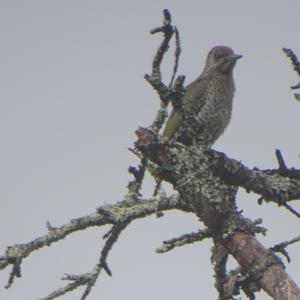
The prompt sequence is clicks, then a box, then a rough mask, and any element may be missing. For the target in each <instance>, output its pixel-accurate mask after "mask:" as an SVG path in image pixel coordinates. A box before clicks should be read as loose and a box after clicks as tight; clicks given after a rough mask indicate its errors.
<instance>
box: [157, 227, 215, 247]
mask: <svg viewBox="0 0 300 300" xmlns="http://www.w3.org/2000/svg"><path fill="white" fill-rule="evenodd" d="M210 237H211V234H210V233H209V231H208V230H207V229H204V230H198V231H197V232H192V233H186V234H183V235H181V236H179V237H177V238H172V239H170V240H168V241H163V246H161V247H159V248H157V249H156V252H157V253H165V252H168V251H170V250H173V249H174V248H176V247H181V246H185V245H188V244H192V243H195V242H201V241H203V240H204V239H207V238H210Z"/></svg>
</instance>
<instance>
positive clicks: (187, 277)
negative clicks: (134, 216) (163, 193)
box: [0, 0, 300, 300]
mask: <svg viewBox="0 0 300 300" xmlns="http://www.w3.org/2000/svg"><path fill="white" fill-rule="evenodd" d="M164 8H168V9H169V10H170V11H171V13H172V16H173V23H174V24H176V25H177V26H178V28H179V30H180V35H181V43H182V49H183V52H182V56H181V62H180V70H179V73H180V74H185V75H186V76H187V82H190V81H192V80H193V79H194V78H195V77H196V76H198V75H199V74H200V73H201V71H202V68H203V64H204V61H205V58H206V54H207V52H208V51H209V49H210V48H212V47H213V46H216V45H227V46H230V47H232V48H233V49H234V50H235V52H236V53H239V54H242V55H243V58H242V59H241V60H239V61H238V64H237V66H236V68H235V74H234V75H235V81H236V89H237V91H236V95H235V99H234V111H233V118H232V121H231V124H230V126H229V128H228V129H227V131H226V132H225V134H224V135H223V136H222V137H221V138H220V139H219V141H218V142H217V143H216V145H215V148H216V149H218V150H220V151H224V152H225V153H227V155H229V156H230V157H232V158H235V159H238V160H241V161H242V162H243V163H245V164H246V165H247V166H249V167H254V166H257V167H259V168H274V167H277V163H276V159H275V155H274V150H275V149H276V148H279V149H281V150H282V153H283V155H284V157H285V159H286V162H287V164H288V165H289V166H294V167H297V168H300V162H299V153H300V140H299V130H300V103H299V102H296V101H295V100H294V98H293V94H292V91H291V90H290V86H291V85H292V84H295V83H297V81H298V78H297V77H296V74H295V73H294V72H293V70H292V67H291V66H290V63H289V61H288V59H287V58H286V57H285V56H284V54H283V53H282V51H281V49H282V47H290V48H292V49H293V50H294V51H295V52H296V53H298V54H299V57H300V44H299V40H298V38H299V11H300V2H299V0H290V1H272V0H265V1H259V0H252V1H239V0H227V1H216V0H213V1H212V0H202V1H200V0H198V1H155V0H153V1H141V0H139V1H138V0H135V1H134V0H126V1H100V0H98V1H96V0H95V1H90V0H85V1H78V0H72V1H71V0H68V1H67V0H59V1H57V0H51V1H45V0H44V1H41V0H39V1H37V0H36V1H32V0H26V1H21V0H19V1H18V0H6V1H5V0H0V31H1V34H0V36H1V47H0V108H1V109H0V141H1V148H0V199H1V210H0V220H1V226H0V250H1V253H2V254H3V252H4V250H5V248H6V247H7V246H9V245H13V244H15V243H21V242H28V241H30V240H32V239H34V238H36V237H38V236H40V235H43V234H45V233H46V226H45V225H46V221H50V222H51V224H52V225H54V226H60V225H61V224H63V223H66V222H68V221H69V220H70V219H72V218H76V217H80V216H83V215H86V214H89V213H92V212H94V211H95V210H96V208H97V207H98V206H100V205H101V204H104V203H115V202H116V201H120V200H122V198H123V196H124V194H125V193H126V185H127V183H128V180H129V179H130V176H129V175H128V173H127V168H128V166H129V165H136V164H137V163H138V162H137V160H136V159H135V157H133V156H132V154H131V153H130V152H129V151H128V150H127V147H132V145H133V142H134V140H135V135H134V130H135V129H136V128H137V127H138V126H147V125H149V124H150V123H151V120H152V119H153V117H154V115H155V113H156V110H157V108H158V106H159V101H158V98H157V96H156V94H155V92H153V90H152V89H151V87H149V85H148V84H147V83H146V82H145V81H144V79H143V75H144V74H145V73H146V72H150V71H151V69H150V67H151V60H152V58H153V55H154V53H155V51H156V49H157V46H158V45H159V42H160V41H161V37H160V36H159V35H157V36H151V35H150V34H149V30H150V29H151V28H153V27H156V26H158V25H160V24H161V18H162V10H163V9H164ZM172 51H173V50H171V52H170V53H169V57H168V58H167V59H166V61H165V64H164V68H163V70H164V79H165V80H166V82H168V80H169V74H170V70H171V67H172V64H171V62H172ZM152 188H153V187H152V185H151V183H150V182H148V183H146V187H145V196H149V195H150V194H151V190H152ZM257 198H258V196H257V195H248V194H245V193H244V192H243V191H241V193H240V194H239V199H238V205H239V208H240V209H243V210H244V213H245V215H246V216H248V217H249V218H252V219H255V218H259V217H262V218H263V219H264V223H263V225H264V226H265V227H267V228H268V229H269V231H268V235H267V236H266V237H261V238H260V240H261V241H262V242H263V244H264V245H265V246H267V247H269V246H271V245H273V244H274V243H277V242H280V241H282V240H285V239H289V238H292V237H293V236H295V235H298V234H299V228H300V223H299V220H297V219H296V218H295V217H293V216H291V215H289V214H288V213H287V212H285V211H283V209H279V208H278V207H276V206H275V205H273V204H264V205H263V206H258V205H257V201H256V200H257ZM295 207H296V208H297V207H298V209H299V210H300V205H299V204H298V206H297V205H296V204H295ZM199 227H201V224H199V223H198V222H197V220H196V218H195V217H193V216H192V215H186V214H184V213H182V212H169V213H166V214H165V217H163V218H160V219H156V218H154V217H152V218H148V219H145V220H140V221H137V222H134V223H133V224H132V225H131V226H130V227H129V228H128V229H127V230H126V232H124V233H123V234H122V236H121V237H120V240H119V242H118V243H117V244H116V245H115V247H114V249H113V250H112V252H111V255H110V256H109V259H108V260H109V264H110V267H111V269H112V272H113V277H112V278H108V277H107V276H106V274H104V273H103V274H102V275H101V276H100V278H99V280H98V282H97V285H96V286H95V288H94V290H93V292H92V294H91V295H90V297H89V299H90V300H96V299H107V300H115V299H120V298H122V299H131V300H138V299H143V300H150V299H151V300H152V299H173V300H179V299H183V298H184V299H216V298H217V294H216V291H215V290H214V286H213V284H214V283H213V279H212V276H213V273H212V268H211V265H210V261H209V258H210V247H211V243H210V242H207V241H206V242H203V243H199V244H194V245H191V246H186V247H182V248H180V249H175V250H173V251H171V252H170V253H167V254H165V255H159V254H155V251H154V250H155V248H157V247H159V246H160V245H161V243H162V241H163V240H166V239H169V238H172V237H175V236H179V235H181V234H183V233H187V232H191V231H196V230H197V229H199ZM107 230H108V228H102V229H101V228H100V229H99V228H94V229H91V230H88V231H85V232H81V233H80V234H74V235H72V236H70V237H69V238H68V239H66V240H65V241H62V242H60V243H58V244H56V245H53V246H51V248H47V249H42V250H40V251H38V252H36V253H34V254H33V255H31V256H30V257H29V258H27V259H26V260H25V261H24V262H23V265H22V267H23V268H22V278H21V279H17V280H16V282H15V284H14V285H13V286H12V287H11V288H10V289H9V290H6V289H4V285H5V284H6V282H7V279H8V276H9V272H10V270H9V269H7V270H5V271H2V272H1V273H0V285H1V287H0V299H5V300H20V299H21V300H23V299H25V300H27V299H29V300H31V299H38V298H40V297H42V296H46V295H47V294H49V293H50V292H51V291H53V290H54V289H55V288H57V287H59V286H63V285H65V284H66V282H62V281H60V278H61V276H62V275H63V274H64V273H71V274H80V273H84V272H88V271H90V269H91V268H92V267H93V266H94V265H95V263H97V260H98V257H99V252H100V250H101V247H102V245H103V240H102V235H103V234H104V233H105V232H106V231H107ZM299 249H300V245H295V246H293V247H290V255H291V258H292V264H290V265H287V270H288V272H289V273H290V274H291V276H292V277H294V278H295V280H296V281H297V280H298V284H300V282H299V278H300V271H299V270H300V257H299ZM81 293H82V290H80V291H77V292H74V293H73V294H70V295H67V296H64V297H62V299H65V300H74V299H79V296H80V295H81ZM267 298H268V297H267V296H266V295H264V294H261V295H260V296H259V297H257V299H267Z"/></svg>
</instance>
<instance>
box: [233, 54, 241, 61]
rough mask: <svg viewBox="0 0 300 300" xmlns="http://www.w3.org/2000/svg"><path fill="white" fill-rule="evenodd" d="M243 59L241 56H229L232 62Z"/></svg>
mask: <svg viewBox="0 0 300 300" xmlns="http://www.w3.org/2000/svg"><path fill="white" fill-rule="evenodd" d="M242 57H243V55H240V54H231V55H230V59H232V60H234V61H235V60H238V59H240V58H242Z"/></svg>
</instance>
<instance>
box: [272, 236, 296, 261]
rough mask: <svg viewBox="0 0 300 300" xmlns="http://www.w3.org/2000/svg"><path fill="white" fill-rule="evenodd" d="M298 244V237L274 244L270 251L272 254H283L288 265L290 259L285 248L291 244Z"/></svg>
mask: <svg viewBox="0 0 300 300" xmlns="http://www.w3.org/2000/svg"><path fill="white" fill-rule="evenodd" d="M298 242H300V235H299V236H297V237H294V238H293V239H291V240H289V241H286V242H282V243H279V244H276V245H275V246H273V247H271V248H270V250H271V251H273V252H279V253H281V254H283V255H284V256H285V257H286V259H287V261H288V262H289V263H290V262H291V259H290V257H289V255H288V252H287V251H286V249H285V248H286V247H288V246H289V245H292V244H294V243H298Z"/></svg>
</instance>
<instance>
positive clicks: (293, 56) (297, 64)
mask: <svg viewBox="0 0 300 300" xmlns="http://www.w3.org/2000/svg"><path fill="white" fill-rule="evenodd" d="M282 51H283V52H284V53H285V54H286V56H287V57H288V58H289V59H290V60H291V63H292V66H293V68H294V70H295V71H296V72H297V74H298V76H299V77H300V62H299V60H298V58H297V56H296V54H295V53H294V52H293V50H292V49H288V48H283V49H282ZM299 88H300V82H299V83H297V84H296V85H293V86H291V89H293V90H295V89H299ZM294 96H295V98H296V99H297V100H299V101H300V94H299V93H295V94H294Z"/></svg>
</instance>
